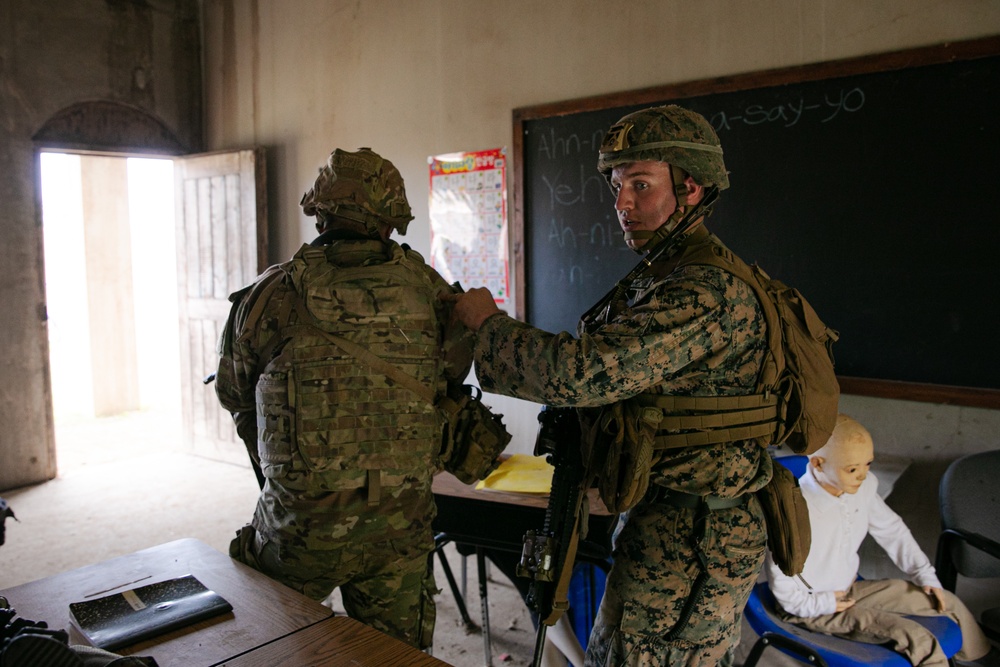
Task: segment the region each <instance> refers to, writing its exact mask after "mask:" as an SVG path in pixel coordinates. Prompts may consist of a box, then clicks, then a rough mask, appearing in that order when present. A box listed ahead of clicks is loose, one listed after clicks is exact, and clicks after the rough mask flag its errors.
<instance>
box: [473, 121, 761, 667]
mask: <svg viewBox="0 0 1000 667" xmlns="http://www.w3.org/2000/svg"><path fill="white" fill-rule="evenodd" d="M598 168H599V170H600V171H601V172H602V173H603V174H604V175H605V177H606V178H607V179H608V182H609V184H610V185H611V187H612V190H613V191H614V192H615V194H616V202H615V207H616V209H617V211H618V215H619V221H620V223H621V226H622V229H623V231H624V233H625V238H626V242H627V243H628V244H629V246H630V247H632V248H633V249H635V250H637V251H641V250H642V249H643V247H644V246H645V245H646V244H647V243H649V244H650V245H649V247H653V245H652V244H653V243H655V242H658V241H659V240H660V239H662V238H663V236H664V235H665V234H666V233H667V232H668V231H670V230H672V229H673V228H674V227H676V226H677V225H678V224H679V222H680V221H681V219H682V217H683V216H684V214H685V213H688V212H690V210H691V208H692V207H695V206H697V205H698V204H699V202H701V201H703V198H704V196H705V194H706V191H707V189H708V188H710V187H714V188H717V189H719V190H721V189H724V188H726V187H728V185H729V181H728V176H727V173H726V171H725V166H724V164H723V162H722V150H721V146H720V143H719V140H718V137H717V135H716V134H715V132H714V130H713V129H712V128H711V126H710V125H709V124H708V122H707V121H706V120H705V119H704V118H702V117H701V116H700V115H698V114H695V113H693V112H691V111H688V110H685V109H682V108H680V107H677V106H667V107H659V108H653V109H647V110H644V111H640V112H637V113H634V114H631V115H629V116H626V117H624V118H622V119H621V120H620V121H619V122H618V123H616V124H615V125H614V126H613V127H612V128H611V129H610V130H609V132H608V134H607V135H606V137H605V141H604V144H603V146H602V147H601V153H600V159H599V164H598ZM694 215H695V218H694V219H697V216H698V215H699V213H697V212H696V213H695V214H694ZM657 231H659V234H656V232H657ZM706 242H709V243H717V244H719V245H720V246H721V242H720V241H718V239H716V238H715V237H714V236H711V235H710V234H709V232H708V231H707V230H706V228H705V226H704V225H703V224H701V223H700V222H699V223H698V224H697V225H696V226H695V227H694V229H693V231H691V232H690V233H689V234H688V236H687V237H686V238H685V239H684V240H683V241H682V242H681V244H680V246H679V247H678V248H677V250H676V252H672V253H668V255H667V256H666V257H661V258H660V259H658V260H656V261H654V266H653V267H652V269H651V270H650V271H649V272H648V273H647V274H643V275H641V276H640V277H639V278H637V279H636V280H635V281H634V282H633V284H632V285H631V288H630V289H628V290H626V291H625V292H624V294H622V295H621V296H622V298H621V299H619V300H618V301H616V302H613V303H611V305H610V306H609V307H608V308H607V309H605V310H604V311H603V312H600V313H598V314H597V315H595V316H592V317H590V318H589V319H585V320H583V321H581V325H580V327H579V329H578V331H577V335H576V336H571V335H570V334H569V333H565V332H564V333H560V334H555V335H553V334H551V333H548V332H545V331H541V330H539V329H535V328H533V327H531V326H528V325H526V324H524V323H522V322H518V321H517V320H514V319H512V318H510V317H507V316H506V315H504V314H502V313H499V312H498V311H497V309H496V307H495V305H493V301H492V297H491V296H490V295H489V293H488V292H486V291H485V290H480V289H475V290H470V291H469V292H468V293H467V294H465V295H463V296H459V297H455V298H454V299H453V300H455V301H456V302H457V307H456V315H457V316H458V317H460V318H461V319H462V320H463V321H464V322H465V323H466V324H467V325H469V326H470V328H472V329H473V330H477V329H478V333H477V342H476V354H475V359H476V373H477V377H478V379H479V381H480V383H481V385H482V387H483V389H484V390H487V391H491V392H495V393H500V394H507V395H510V396H516V397H518V398H522V399H527V400H532V401H537V402H540V403H545V404H548V405H551V406H556V407H577V408H581V414H582V416H583V417H584V423H585V424H586V420H587V419H588V415H592V413H593V412H594V409H597V408H600V407H601V406H608V405H613V404H615V403H618V402H627V401H628V400H629V399H632V398H633V397H636V396H637V395H648V394H667V395H677V396H723V395H738V394H750V393H752V392H753V391H754V389H755V385H756V382H757V379H758V375H759V373H760V370H761V364H762V360H763V357H764V353H765V350H766V348H767V344H766V336H765V334H766V331H765V329H766V325H765V320H764V315H763V311H762V308H761V305H760V303H759V302H758V301H757V298H756V297H755V295H754V292H753V290H752V289H751V288H750V287H749V286H748V285H747V284H746V283H744V282H742V281H741V280H739V279H737V278H736V277H734V276H733V275H732V274H730V273H728V272H726V271H724V270H722V269H720V268H715V267H710V266H705V265H685V266H682V267H681V268H671V264H670V262H671V261H673V262H674V265H676V263H677V260H676V259H675V258H677V257H678V256H679V255H680V254H681V253H682V252H683V251H684V249H685V248H687V247H690V246H693V245H696V244H702V243H706ZM646 249H647V250H648V248H646ZM598 474H599V475H600V474H601V471H598ZM770 477H771V459H770V458H769V456H768V454H767V451H766V449H765V448H764V447H762V446H761V445H760V444H758V442H757V441H755V440H743V441H736V442H723V443H718V444H711V445H706V446H700V447H690V446H689V447H683V448H679V449H670V450H666V451H658V452H656V456H655V458H654V463H653V466H652V470H651V474H650V485H649V489H648V491H647V492H646V494H645V495H644V496H643V497H642V499H641V500H639V502H638V504H637V505H635V507H633V508H632V509H631V510H629V511H627V512H625V513H624V514H623V515H622V521H621V523H620V524H619V532H618V534H617V536H616V540H615V549H614V554H613V556H614V564H613V566H612V569H611V572H610V574H609V577H608V581H607V586H606V590H605V595H604V599H603V600H602V602H601V608H600V612H599V614H598V617H597V620H596V623H595V627H594V629H593V632H592V634H591V636H590V641H589V644H588V647H587V661H586V665H587V666H588V667H597V666H601V667H604V666H615V667H618V666H622V665H652V666H666V665H685V666H689V667H694V666H705V667H708V666H709V665H711V666H713V667H714V666H715V665H718V664H725V663H726V662H727V661H728V660H730V659H731V649H732V647H733V646H734V644H735V642H736V641H737V640H738V637H739V626H740V621H741V614H742V610H743V607H744V606H745V604H746V601H747V598H748V596H749V594H750V590H751V588H752V586H753V585H754V583H755V581H756V579H757V575H758V572H759V571H760V568H761V565H762V563H763V559H764V550H765V545H766V541H767V538H766V530H765V525H764V517H763V514H762V512H761V509H760V506H759V504H758V502H757V499H756V498H755V496H754V495H753V492H754V491H756V490H758V489H760V488H761V487H763V486H764V485H765V484H766V483H767V482H768V480H769V479H770ZM695 545H697V548H696V546H695ZM701 559H703V560H704V562H703V563H702V562H701ZM699 575H702V576H701V578H702V579H703V584H702V587H701V590H700V591H696V592H695V594H694V596H692V590H693V589H695V588H696V587H697V585H696V582H697V581H698V580H699ZM689 599H690V600H691V601H690V603H689V602H688V601H689ZM686 604H689V605H690V609H689V610H688V612H687V614H685V612H684V608H685V605H686ZM682 617H686V618H682Z"/></svg>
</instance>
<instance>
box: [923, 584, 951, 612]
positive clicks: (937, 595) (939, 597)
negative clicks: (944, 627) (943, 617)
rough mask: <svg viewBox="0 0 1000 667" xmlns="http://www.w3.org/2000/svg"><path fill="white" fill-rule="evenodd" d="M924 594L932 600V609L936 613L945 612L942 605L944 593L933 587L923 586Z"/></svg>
mask: <svg viewBox="0 0 1000 667" xmlns="http://www.w3.org/2000/svg"><path fill="white" fill-rule="evenodd" d="M924 593H927V595H929V596H931V597H932V598H934V608H935V609H936V610H938V611H946V609H945V604H944V591H943V590H941V589H940V588H935V587H934V586H924Z"/></svg>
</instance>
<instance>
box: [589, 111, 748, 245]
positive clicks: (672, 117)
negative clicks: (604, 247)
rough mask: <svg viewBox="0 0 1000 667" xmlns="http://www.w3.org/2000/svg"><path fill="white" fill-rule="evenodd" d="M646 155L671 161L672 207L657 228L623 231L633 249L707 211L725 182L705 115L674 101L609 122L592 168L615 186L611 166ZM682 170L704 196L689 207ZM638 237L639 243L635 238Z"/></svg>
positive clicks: (718, 151)
mask: <svg viewBox="0 0 1000 667" xmlns="http://www.w3.org/2000/svg"><path fill="white" fill-rule="evenodd" d="M647 160H648V161H654V162H663V163H666V164H669V165H670V175H671V179H672V180H673V190H674V196H675V197H676V198H677V208H676V210H675V211H674V212H673V213H672V214H671V215H670V217H669V218H667V220H665V221H664V222H663V224H662V225H660V227H659V228H658V229H657V230H656V231H650V230H631V231H625V232H623V235H624V238H625V241H626V242H627V243H629V247H630V248H632V250H634V251H635V252H637V253H642V252H645V251H648V250H650V249H652V248H654V247H655V246H656V245H657V244H658V243H659V242H661V241H662V240H664V239H665V238H667V236H668V235H669V234H671V233H672V232H673V230H674V229H675V228H677V227H678V226H679V225H680V223H681V221H682V220H685V219H686V220H690V221H691V223H692V225H693V224H694V223H695V222H696V221H697V220H698V219H700V218H701V217H707V216H709V215H711V212H712V202H714V201H715V199H716V197H717V195H718V192H719V191H720V190H725V189H726V188H728V187H729V176H728V174H727V173H726V165H725V164H724V163H723V161H722V144H721V142H720V141H719V135H717V134H716V133H715V130H714V129H713V128H712V125H711V124H710V123H709V122H708V121H707V120H705V117H704V116H702V115H701V114H698V113H695V112H694V111H691V110H689V109H684V108H683V107H679V106H677V105H676V104H670V105H667V106H662V107H651V108H649V109H643V110H642V111H636V112H634V113H630V114H628V115H627V116H625V117H623V118H622V119H621V120H619V121H618V122H617V123H615V124H614V125H612V126H611V128H610V129H609V130H608V132H607V134H606V135H604V141H603V142H602V143H601V150H600V153H599V156H598V160H597V169H598V171H600V172H601V174H602V175H603V176H604V178H605V180H607V182H608V185H609V186H611V189H612V191H614V190H615V187H614V185H613V184H612V183H611V172H612V171H613V170H614V168H615V167H618V166H620V165H626V164H630V163H632V162H644V161H647ZM687 176H691V177H692V178H693V179H694V180H695V182H696V183H698V185H701V186H703V187H704V188H705V190H706V194H705V196H704V197H702V199H701V200H700V201H699V202H697V203H696V204H694V205H693V206H691V207H688V203H689V202H688V191H687V186H686V185H685V183H684V180H685V178H687ZM689 226H690V225H689ZM640 240H641V241H643V243H637V242H638V241H640Z"/></svg>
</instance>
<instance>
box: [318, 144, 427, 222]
mask: <svg viewBox="0 0 1000 667" xmlns="http://www.w3.org/2000/svg"><path fill="white" fill-rule="evenodd" d="M299 203H300V205H301V206H302V210H303V212H305V214H306V215H309V216H314V215H315V216H321V217H325V218H336V217H340V218H346V219H348V220H353V221H355V222H360V223H363V224H364V225H365V228H366V229H367V230H368V231H369V233H370V234H371V235H372V236H373V237H375V236H378V227H377V224H376V223H377V222H378V221H382V222H385V223H387V224H389V225H391V226H392V227H394V228H395V229H396V230H397V231H398V232H399V233H400V234H406V226H407V225H408V224H409V222H410V220H413V214H412V213H411V212H410V204H409V202H408V201H407V200H406V190H405V188H404V187H403V177H402V175H400V173H399V170H398V169H396V167H395V166H393V164H392V163H391V162H389V161H388V160H386V159H383V158H382V157H381V156H380V155H379V154H378V153H375V152H374V151H372V149H370V148H359V149H358V150H357V151H355V152H353V153H351V152H348V151H343V150H341V149H339V148H338V149H336V150H335V151H334V152H333V153H331V154H330V158H329V159H328V160H327V162H326V164H325V165H324V166H323V167H321V168H320V170H319V176H317V177H316V183H315V184H314V185H313V187H312V188H310V189H309V191H308V192H306V193H305V194H304V195H302V201H301V202H299Z"/></svg>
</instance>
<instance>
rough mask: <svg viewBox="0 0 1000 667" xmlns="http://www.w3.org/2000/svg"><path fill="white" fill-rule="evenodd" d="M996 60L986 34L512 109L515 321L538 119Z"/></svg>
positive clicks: (936, 393) (869, 391)
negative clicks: (530, 144)
mask: <svg viewBox="0 0 1000 667" xmlns="http://www.w3.org/2000/svg"><path fill="white" fill-rule="evenodd" d="M997 55H1000V36H991V37H986V38H982V39H975V40H969V41H963V42H954V43H945V44H940V45H936V46H930V47H921V48H915V49H908V50H902V51H895V52H890V53H882V54H876V55H870V56H862V57H857V58H850V59H844V60H837V61H829V62H823V63H818V64H812V65H802V66H797V67H789V68H782V69H775V70H767V71H761V72H753V73H748V74H739V75H732V76H725V77H718V78H713V79H703V80H698V81H687V82H683V83H677V84H671V85H665V86H657V87H650V88H643V89H639V90H632V91H623V92H618V93H612V94H608V95H598V96H592V97H585V98H579V99H574V100H566V101H561V102H555V103H549V104H541V105H536V106H530V107H522V108H518V109H514V111H513V141H512V153H511V159H512V160H513V188H512V190H513V193H512V194H513V207H512V209H513V215H512V225H511V232H510V233H511V246H512V248H513V262H514V277H515V302H516V307H517V310H516V313H515V315H516V317H517V318H518V319H521V320H526V318H527V313H528V306H527V299H528V297H529V290H528V285H527V282H528V281H529V280H530V277H529V276H527V275H526V248H525V239H526V238H527V237H526V230H527V228H528V225H530V224H531V223H530V221H526V220H525V211H526V202H525V196H526V186H525V184H526V182H527V181H526V179H527V178H528V173H527V172H528V168H526V162H527V161H526V156H525V133H526V124H527V123H530V122H531V121H535V120H538V119H549V118H555V117H559V116H569V115H573V114H579V113H586V112H591V111H599V110H606V109H615V108H618V107H630V106H635V105H654V104H662V103H668V102H669V101H671V100H683V99H686V98H696V97H700V96H705V95H712V94H717V93H728V92H733V91H744V90H753V89H756V88H765V87H770V86H780V85H785V84H798V83H803V82H811V81H822V80H824V79H833V78H837V77H847V76H854V75H864V74H868V73H875V72H890V71H895V70H904V69H909V68H915V67H921V66H926V65H934V64H941V63H951V62H957V61H962V60H972V59H977V58H985V57H990V56H997ZM594 153H595V155H594V161H595V162H596V150H595V151H594ZM994 168H996V167H994ZM765 268H766V267H765ZM611 286H612V285H611V284H608V285H607V288H608V289H610V287H611ZM602 294H603V292H602ZM839 379H840V384H841V390H842V391H843V393H845V394H855V395H863V396H875V397H883V398H893V399H902V400H911V401H921V402H931V403H942V404H952V405H965V406H973V407H984V408H991V409H1000V388H979V387H963V386H950V385H945V384H930V383H921V382H909V381H906V382H903V381H895V380H886V379H874V378H865V377H849V376H841V377H840V378H839ZM998 381H1000V378H998ZM998 387H1000V385H998Z"/></svg>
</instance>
